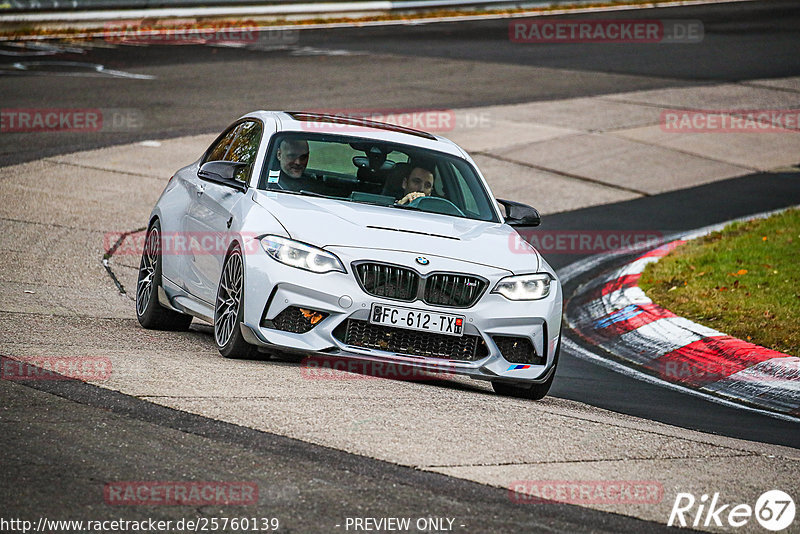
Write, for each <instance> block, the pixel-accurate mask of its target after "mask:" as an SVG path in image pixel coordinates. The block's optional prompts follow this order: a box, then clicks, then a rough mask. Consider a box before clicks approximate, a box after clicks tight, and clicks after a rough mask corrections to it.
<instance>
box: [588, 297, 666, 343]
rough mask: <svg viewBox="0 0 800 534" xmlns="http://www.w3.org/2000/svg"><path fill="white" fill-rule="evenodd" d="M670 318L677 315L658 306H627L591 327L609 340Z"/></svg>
mask: <svg viewBox="0 0 800 534" xmlns="http://www.w3.org/2000/svg"><path fill="white" fill-rule="evenodd" d="M626 310H627V311H626ZM670 317H677V315H675V314H674V313H672V312H671V311H669V310H667V309H664V308H662V307H661V306H659V305H658V304H653V303H650V304H629V305H628V306H626V307H625V308H623V309H622V310H618V311H615V312H612V313H610V314H608V315H606V316H605V317H602V318H600V319H598V320H597V321H596V322H595V324H594V325H593V326H594V328H595V329H596V330H597V332H598V333H599V334H600V335H602V336H603V337H608V338H610V337H615V336H619V335H622V334H625V333H627V332H631V331H633V330H636V329H637V328H640V327H642V326H644V325H646V324H650V323H653V322H655V321H658V320H659V319H667V318H670Z"/></svg>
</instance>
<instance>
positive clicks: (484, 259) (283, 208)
mask: <svg viewBox="0 0 800 534" xmlns="http://www.w3.org/2000/svg"><path fill="white" fill-rule="evenodd" d="M253 200H254V201H255V202H256V203H258V204H259V205H261V206H262V207H264V208H265V209H267V210H268V211H269V212H270V213H272V215H273V216H275V218H276V219H278V221H280V223H281V224H282V225H283V227H284V228H285V229H286V231H287V232H288V233H289V236H290V237H291V238H292V239H296V240H298V241H302V242H304V243H309V244H311V245H316V246H319V247H323V248H330V247H354V248H371V249H382V250H396V251H403V252H411V253H414V254H424V255H428V256H440V257H445V258H450V259H454V260H460V261H466V262H471V263H476V264H479V265H486V266H490V267H495V268H499V269H505V270H508V271H511V272H512V273H514V274H518V273H529V272H535V271H537V270H538V269H539V263H540V262H539V254H538V253H537V252H536V251H535V250H534V249H533V248H532V247H530V246H528V245H527V243H525V242H524V241H522V240H521V239H520V238H519V235H518V234H517V232H516V231H515V230H514V229H513V228H511V227H510V226H508V225H506V224H499V223H492V222H484V221H476V220H471V219H463V218H460V217H452V216H447V215H439V214H435V213H425V212H420V211H405V210H401V209H392V208H388V207H382V206H373V205H369V204H359V203H355V202H345V201H338V200H332V199H326V198H316V197H310V196H299V195H289V194H284V193H272V192H264V191H256V192H254V194H253Z"/></svg>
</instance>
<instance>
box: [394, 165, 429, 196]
mask: <svg viewBox="0 0 800 534" xmlns="http://www.w3.org/2000/svg"><path fill="white" fill-rule="evenodd" d="M402 187H403V192H402V193H401V195H403V197H402V198H401V199H400V200H398V201H397V203H398V204H408V203H409V202H411V201H412V200H414V199H417V198H419V197H427V196H430V194H431V192H432V191H433V172H431V171H429V170H428V169H425V168H423V167H420V166H418V165H417V166H414V167H413V168H412V169H411V172H410V173H409V174H408V176H407V177H405V178H403V184H402Z"/></svg>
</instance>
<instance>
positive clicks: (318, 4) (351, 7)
mask: <svg viewBox="0 0 800 534" xmlns="http://www.w3.org/2000/svg"><path fill="white" fill-rule="evenodd" d="M561 1H562V2H563V1H564V0H561ZM549 3H558V0H556V1H555V2H537V3H535V4H534V2H524V1H516V2H514V1H510V0H397V1H391V0H361V1H352V0H305V1H303V2H298V1H297V0H271V1H269V2H257V1H253V0H214V2H213V6H209V2H208V1H207V0H206V1H203V0H0V16H4V15H7V14H12V13H25V14H26V15H31V16H36V15H47V14H54V13H44V12H48V11H49V12H59V13H62V14H63V13H64V12H76V11H96V10H117V9H148V10H154V9H158V10H160V9H171V8H182V7H195V8H198V9H203V10H216V9H221V10H225V11H229V10H230V7H226V6H237V7H240V8H242V9H247V10H248V11H247V14H253V15H275V16H281V15H298V14H314V13H345V12H361V13H363V12H371V11H397V10H408V9H442V8H460V7H480V6H481V5H486V6H498V5H502V4H506V5H512V6H520V5H539V6H542V5H549ZM27 20H38V19H35V18H34V19H27ZM41 20H48V19H47V18H44V19H41Z"/></svg>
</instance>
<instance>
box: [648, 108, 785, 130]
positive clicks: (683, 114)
mask: <svg viewBox="0 0 800 534" xmlns="http://www.w3.org/2000/svg"><path fill="white" fill-rule="evenodd" d="M661 130H662V131H664V132H668V133H781V132H787V131H797V130H800V109H688V110H687V109H665V110H664V111H662V112H661Z"/></svg>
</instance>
